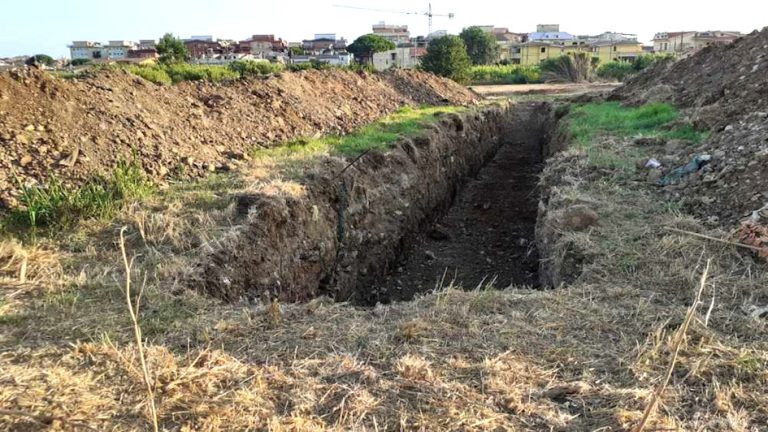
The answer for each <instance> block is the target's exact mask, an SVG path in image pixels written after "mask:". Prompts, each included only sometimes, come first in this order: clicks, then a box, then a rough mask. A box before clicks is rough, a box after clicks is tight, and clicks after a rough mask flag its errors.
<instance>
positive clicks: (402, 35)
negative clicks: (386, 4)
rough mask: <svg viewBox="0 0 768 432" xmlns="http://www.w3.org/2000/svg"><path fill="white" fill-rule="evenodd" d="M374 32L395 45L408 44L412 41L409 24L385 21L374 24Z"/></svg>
mask: <svg viewBox="0 0 768 432" xmlns="http://www.w3.org/2000/svg"><path fill="white" fill-rule="evenodd" d="M373 34H375V35H376V36H380V37H382V38H384V39H386V40H388V41H390V42H392V43H394V44H395V45H401V44H407V43H410V42H411V33H410V32H409V31H408V26H407V25H392V24H386V23H385V22H384V21H381V22H379V23H378V24H374V25H373Z"/></svg>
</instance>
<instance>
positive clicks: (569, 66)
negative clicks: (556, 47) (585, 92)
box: [539, 53, 592, 82]
mask: <svg viewBox="0 0 768 432" xmlns="http://www.w3.org/2000/svg"><path fill="white" fill-rule="evenodd" d="M539 67H540V68H541V76H542V78H543V79H544V80H545V81H569V82H582V81H586V80H588V79H589V78H590V76H591V74H592V61H591V57H590V56H587V55H586V54H584V53H579V54H575V55H562V56H559V57H554V58H549V59H546V60H544V61H542V62H541V64H540V65H539Z"/></svg>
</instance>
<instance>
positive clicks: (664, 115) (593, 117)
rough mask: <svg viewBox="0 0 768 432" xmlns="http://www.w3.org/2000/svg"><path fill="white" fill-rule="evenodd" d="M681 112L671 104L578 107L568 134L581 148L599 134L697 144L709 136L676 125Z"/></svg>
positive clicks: (591, 105)
mask: <svg viewBox="0 0 768 432" xmlns="http://www.w3.org/2000/svg"><path fill="white" fill-rule="evenodd" d="M679 117H680V113H679V112H678V111H677V109H676V108H675V107H673V106H671V105H668V104H660V103H657V104H648V105H643V106H641V107H636V108H635V107H623V106H621V105H620V104H619V103H618V102H604V103H593V104H585V105H580V106H576V107H575V108H574V109H573V110H572V112H571V114H570V118H571V121H570V122H568V131H569V133H570V134H571V137H572V138H573V142H574V143H576V144H577V145H578V146H582V147H583V146H584V145H586V144H587V143H588V142H589V141H590V140H591V139H592V138H593V137H595V136H596V135H606V134H610V135H615V136H618V137H627V136H647V137H661V138H667V139H687V140H690V141H693V142H695V143H698V142H701V141H702V140H704V139H705V138H706V136H707V134H706V132H701V131H697V130H695V129H694V128H693V126H691V125H689V124H681V125H673V124H672V123H673V122H675V121H676V120H678V118H679Z"/></svg>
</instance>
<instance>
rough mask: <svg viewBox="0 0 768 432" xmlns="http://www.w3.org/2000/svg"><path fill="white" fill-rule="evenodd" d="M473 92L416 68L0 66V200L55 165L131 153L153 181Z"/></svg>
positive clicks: (217, 167) (460, 100)
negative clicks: (174, 78) (162, 79)
mask: <svg viewBox="0 0 768 432" xmlns="http://www.w3.org/2000/svg"><path fill="white" fill-rule="evenodd" d="M476 99H477V96H476V95H475V94H474V93H472V92H471V91H469V90H467V89H465V88H464V87H462V86H459V85H457V84H456V83H454V82H453V81H450V80H446V79H442V78H438V77H436V76H434V75H431V74H427V73H422V72H416V71H394V72H390V73H385V74H373V75H371V74H364V73H363V74H357V73H353V72H343V71H307V72H300V73H285V74H282V75H281V76H279V77H273V78H268V79H264V80H243V81H238V82H235V83H231V84H212V83H202V82H197V83H181V84H178V85H174V86H170V87H161V86H156V85H154V84H152V83H150V82H148V81H145V80H143V79H141V78H138V77H136V76H133V75H130V74H128V73H125V72H101V73H97V74H94V75H93V76H89V77H86V78H85V79H78V80H63V79H58V78H55V77H53V76H51V75H49V74H47V73H43V72H38V71H35V70H18V71H12V72H9V73H3V74H0V202H4V203H5V204H6V205H13V204H14V203H15V199H14V197H15V196H17V195H18V182H17V181H15V178H18V180H20V181H21V182H23V183H25V184H35V183H39V182H43V181H44V180H46V179H47V178H48V177H49V176H50V175H55V176H57V177H59V178H61V179H62V180H64V181H65V182H68V183H77V182H79V181H82V180H84V179H86V178H88V177H89V176H91V175H93V174H94V173H99V172H108V171H109V170H111V169H112V168H113V167H114V166H115V164H116V163H117V162H118V161H119V160H121V159H124V160H125V159H130V158H131V157H132V152H135V153H136V156H137V157H138V161H139V163H140V164H141V165H142V166H143V168H144V169H145V171H146V172H147V173H149V174H150V175H151V176H153V177H154V178H156V179H162V178H165V177H168V176H173V175H183V176H190V175H191V176H203V175H205V174H206V173H208V172H211V171H225V170H229V169H232V168H234V167H236V166H237V165H239V164H240V163H241V162H242V159H247V153H248V152H249V151H250V150H252V149H254V148H258V147H259V146H271V145H276V144H279V143H281V142H284V141H287V140H291V139H295V138H298V137H303V136H314V135H317V134H333V133H347V132H350V131H351V130H353V129H355V128H357V127H359V126H361V125H364V124H366V123H369V122H370V121H372V120H374V119H377V118H379V117H381V116H382V115H384V114H387V113H389V112H392V111H394V110H395V109H397V108H399V107H401V106H404V105H419V104H430V105H440V104H452V105H466V104H471V103H473V102H475V101H476Z"/></svg>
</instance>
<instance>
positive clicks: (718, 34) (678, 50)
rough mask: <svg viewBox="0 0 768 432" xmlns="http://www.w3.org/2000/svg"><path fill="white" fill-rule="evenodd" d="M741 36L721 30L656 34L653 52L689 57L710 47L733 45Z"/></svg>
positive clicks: (738, 33) (737, 33)
mask: <svg viewBox="0 0 768 432" xmlns="http://www.w3.org/2000/svg"><path fill="white" fill-rule="evenodd" d="M741 36H743V35H742V34H741V33H740V32H735V31H720V30H715V31H704V32H698V31H680V32H662V33H656V35H655V36H654V37H653V51H654V52H657V53H673V54H678V55H682V56H687V55H691V54H693V53H694V52H696V51H698V50H700V49H702V48H705V47H708V46H710V45H719V44H727V43H731V42H733V41H735V40H736V39H738V38H740V37H741Z"/></svg>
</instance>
